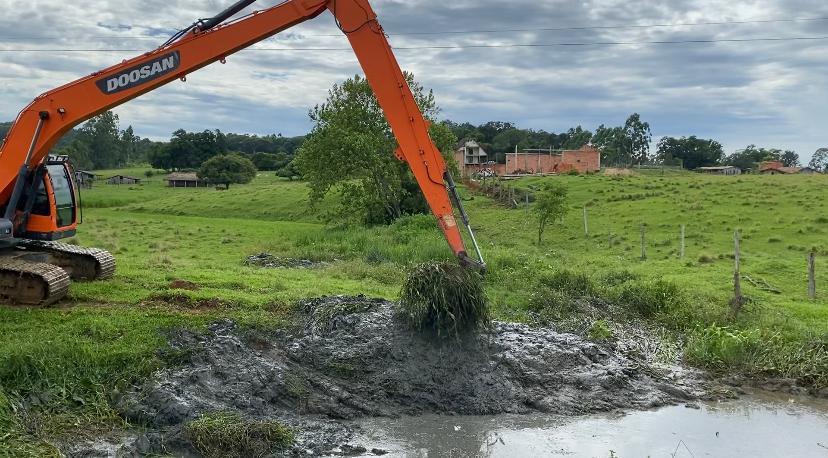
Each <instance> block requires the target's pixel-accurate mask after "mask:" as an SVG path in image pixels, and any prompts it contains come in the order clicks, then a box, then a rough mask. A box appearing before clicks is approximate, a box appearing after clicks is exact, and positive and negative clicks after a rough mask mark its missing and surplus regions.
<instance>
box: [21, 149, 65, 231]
mask: <svg viewBox="0 0 828 458" xmlns="http://www.w3.org/2000/svg"><path fill="white" fill-rule="evenodd" d="M33 173H34V176H33V180H32V183H31V184H30V186H29V190H28V192H27V195H26V196H25V197H24V198H23V199H21V202H20V206H19V207H18V211H20V212H22V214H23V215H24V218H25V219H24V221H25V227H21V228H19V229H18V231H20V232H21V234H20V237H22V238H26V239H29V240H60V239H63V238H67V237H72V236H73V235H75V230H76V229H77V226H78V206H79V205H78V203H79V200H78V187H77V185H76V183H75V170H74V167H72V163H71V162H70V161H69V159H68V158H67V157H66V156H50V157H49V159H48V160H47V161H46V162H45V163H43V164H42V165H41V166H40V167H38V168H37V169H36V170H35V171H34V172H33ZM21 207H22V208H21Z"/></svg>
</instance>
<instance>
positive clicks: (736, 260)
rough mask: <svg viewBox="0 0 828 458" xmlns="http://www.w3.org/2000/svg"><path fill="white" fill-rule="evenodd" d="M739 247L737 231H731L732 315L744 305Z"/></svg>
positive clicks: (737, 312)
mask: <svg viewBox="0 0 828 458" xmlns="http://www.w3.org/2000/svg"><path fill="white" fill-rule="evenodd" d="M740 257H741V249H740V247H739V231H738V230H737V231H735V232H733V301H732V302H731V306H732V309H731V310H732V312H733V317H734V318H735V317H736V315H738V314H739V311H741V310H742V305H744V302H745V299H744V297H742V274H741V272H740V267H741V266H740Z"/></svg>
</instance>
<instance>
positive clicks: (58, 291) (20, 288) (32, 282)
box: [0, 258, 70, 306]
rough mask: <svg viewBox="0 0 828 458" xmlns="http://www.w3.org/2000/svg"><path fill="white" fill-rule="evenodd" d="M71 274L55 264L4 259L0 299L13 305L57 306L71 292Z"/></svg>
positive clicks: (0, 260) (0, 266)
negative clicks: (56, 303)
mask: <svg viewBox="0 0 828 458" xmlns="http://www.w3.org/2000/svg"><path fill="white" fill-rule="evenodd" d="M69 283H70V279H69V274H68V273H66V271H65V270H63V269H61V268H60V267H58V266H54V265H52V264H46V263H42V262H29V261H25V260H22V259H15V258H0V299H2V300H3V301H4V302H9V303H12V304H24V305H40V306H46V305H50V304H54V303H55V302H57V301H59V300H61V299H63V298H64V297H65V296H66V293H67V292H68V291H69Z"/></svg>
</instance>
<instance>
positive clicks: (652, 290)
mask: <svg viewBox="0 0 828 458" xmlns="http://www.w3.org/2000/svg"><path fill="white" fill-rule="evenodd" d="M616 299H617V301H618V303H619V304H620V305H623V306H625V307H626V308H628V309H630V310H633V311H635V312H638V313H639V314H641V315H642V316H645V317H652V316H654V315H656V314H657V313H660V312H665V311H668V310H670V309H671V308H674V307H675V306H677V305H680V304H682V303H683V301H684V298H683V296H682V293H681V290H680V289H679V288H678V286H676V285H675V284H673V283H670V282H667V281H664V280H656V281H653V282H631V283H627V284H625V285H624V286H623V287H622V288H621V290H620V292H619V293H618V297H617V298H616Z"/></svg>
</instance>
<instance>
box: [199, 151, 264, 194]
mask: <svg viewBox="0 0 828 458" xmlns="http://www.w3.org/2000/svg"><path fill="white" fill-rule="evenodd" d="M255 176H256V166H255V165H253V162H251V161H250V159H248V158H246V157H244V156H242V155H241V154H226V155H224V154H223V155H219V156H214V157H212V158H210V159H207V160H206V161H204V163H203V164H201V167H200V168H199V169H198V177H199V178H200V179H202V180H204V181H206V182H208V183H214V184H223V185H224V186H225V188H227V189H230V184H246V183H250V181H252V180H253V178H254V177H255Z"/></svg>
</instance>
